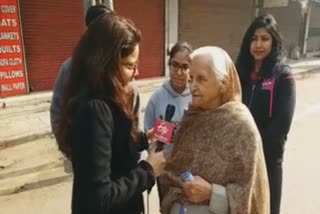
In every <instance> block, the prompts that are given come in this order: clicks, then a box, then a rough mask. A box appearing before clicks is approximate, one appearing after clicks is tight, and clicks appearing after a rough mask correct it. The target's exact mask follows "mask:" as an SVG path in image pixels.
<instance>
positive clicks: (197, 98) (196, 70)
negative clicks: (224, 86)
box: [190, 56, 221, 109]
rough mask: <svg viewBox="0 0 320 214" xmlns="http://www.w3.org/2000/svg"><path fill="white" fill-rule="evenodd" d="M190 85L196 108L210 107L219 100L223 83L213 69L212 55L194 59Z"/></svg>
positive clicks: (193, 103) (193, 104)
mask: <svg viewBox="0 0 320 214" xmlns="http://www.w3.org/2000/svg"><path fill="white" fill-rule="evenodd" d="M190 87H191V92H192V106H193V107H195V108H202V109H208V108H211V107H214V106H215V105H216V103H217V102H218V101H219V98H220V97H219V96H220V95H221V93H220V89H221V83H220V81H219V80H218V79H217V77H216V75H215V72H214V71H213V67H212V62H211V59H210V57H208V56H197V57H195V58H194V59H193V60H192V62H191V67H190Z"/></svg>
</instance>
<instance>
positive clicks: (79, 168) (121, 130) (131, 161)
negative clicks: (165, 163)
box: [67, 99, 155, 214]
mask: <svg viewBox="0 0 320 214" xmlns="http://www.w3.org/2000/svg"><path fill="white" fill-rule="evenodd" d="M78 104H79V105H77V106H78V108H77V110H76V111H75V113H74V115H73V117H72V118H73V119H72V123H71V127H70V129H69V131H68V134H67V139H68V142H69V143H70V145H71V150H72V153H71V159H72V164H73V170H74V182H73V193H72V214H126V213H128V214H129V213H130V214H138V213H139V214H141V213H143V212H144V206H143V196H142V193H143V191H145V190H147V189H149V188H151V187H152V186H153V184H154V180H155V178H154V175H153V169H152V167H151V165H150V164H149V163H147V162H145V161H141V162H140V163H137V162H138V158H139V154H138V147H141V145H140V144H139V146H137V144H135V143H133V142H132V140H131V139H132V138H131V135H130V132H131V128H132V122H131V121H130V120H129V119H128V118H127V117H126V116H125V115H124V114H123V113H122V112H121V111H120V109H119V108H118V107H117V106H116V105H115V104H112V103H111V102H108V103H107V102H105V101H103V100H101V99H81V101H80V102H79V103H78ZM142 148H143V146H142ZM140 149H141V148H140Z"/></svg>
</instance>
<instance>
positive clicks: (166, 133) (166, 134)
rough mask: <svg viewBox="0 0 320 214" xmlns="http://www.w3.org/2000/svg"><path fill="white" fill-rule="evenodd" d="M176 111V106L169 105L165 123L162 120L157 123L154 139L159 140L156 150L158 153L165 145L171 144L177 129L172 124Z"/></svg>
mask: <svg viewBox="0 0 320 214" xmlns="http://www.w3.org/2000/svg"><path fill="white" fill-rule="evenodd" d="M175 111H176V107H175V106H174V105H171V104H168V105H167V108H166V112H165V118H164V121H163V120H161V119H162V118H160V120H157V121H156V124H155V127H154V132H153V134H154V137H155V138H156V139H157V140H158V141H157V148H156V151H157V152H158V151H162V150H163V146H164V143H166V144H170V142H171V138H172V134H173V131H174V128H175V126H174V125H173V124H171V120H172V118H173V115H174V113H175Z"/></svg>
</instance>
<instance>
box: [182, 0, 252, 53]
mask: <svg viewBox="0 0 320 214" xmlns="http://www.w3.org/2000/svg"><path fill="white" fill-rule="evenodd" d="M254 13H255V1H252V0H243V1H234V0H225V1H219V0H197V1H194V0H180V1H179V39H180V40H183V41H187V42H189V43H190V44H191V45H192V46H193V47H194V48H198V47H200V46H207V45H210V46H212V45H213V46H220V47H222V48H224V49H225V50H226V51H227V52H228V53H229V54H230V55H231V56H232V57H233V58H236V56H237V55H238V52H239V49H240V44H241V40H242V37H243V35H244V33H245V31H246V29H247V28H248V26H249V24H250V22H251V20H252V17H253V16H254Z"/></svg>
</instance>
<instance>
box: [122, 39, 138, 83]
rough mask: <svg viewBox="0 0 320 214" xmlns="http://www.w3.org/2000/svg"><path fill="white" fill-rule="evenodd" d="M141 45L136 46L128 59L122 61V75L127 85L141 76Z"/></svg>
mask: <svg viewBox="0 0 320 214" xmlns="http://www.w3.org/2000/svg"><path fill="white" fill-rule="evenodd" d="M138 60H139V45H136V47H135V48H134V51H133V52H132V53H131V54H130V55H129V56H127V57H124V58H122V59H121V60H120V74H121V77H122V79H123V81H124V83H125V84H127V83H129V82H131V81H132V80H133V79H134V77H136V76H137V75H138V74H139V71H138Z"/></svg>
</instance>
